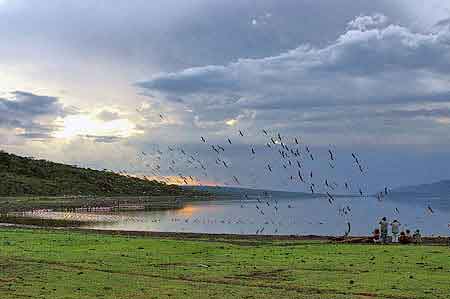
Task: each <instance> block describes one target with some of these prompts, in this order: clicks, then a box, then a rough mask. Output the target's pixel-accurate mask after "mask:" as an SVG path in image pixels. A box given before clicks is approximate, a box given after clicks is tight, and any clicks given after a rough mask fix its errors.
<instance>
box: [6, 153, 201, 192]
mask: <svg viewBox="0 0 450 299" xmlns="http://www.w3.org/2000/svg"><path fill="white" fill-rule="evenodd" d="M193 193H199V192H196V191H189V190H183V189H182V188H180V187H179V186H176V185H167V184H165V183H162V182H158V181H148V180H142V179H139V178H133V177H127V176H123V175H120V174H117V173H113V172H108V171H99V170H93V169H85V168H79V167H75V166H70V165H65V164H60V163H54V162H50V161H46V160H36V159H33V158H25V157H20V156H17V155H13V154H9V153H6V152H3V151H0V196H62V195H90V196H96V195H101V196H115V195H181V194H184V195H186V194H193Z"/></svg>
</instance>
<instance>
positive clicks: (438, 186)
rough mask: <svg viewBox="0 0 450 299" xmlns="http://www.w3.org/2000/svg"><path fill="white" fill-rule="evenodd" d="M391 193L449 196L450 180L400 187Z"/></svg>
mask: <svg viewBox="0 0 450 299" xmlns="http://www.w3.org/2000/svg"><path fill="white" fill-rule="evenodd" d="M391 192H392V193H413V194H422V195H447V196H450V180H444V181H439V182H435V183H431V184H422V185H415V186H406V187H400V188H396V189H393V190H392V191H391Z"/></svg>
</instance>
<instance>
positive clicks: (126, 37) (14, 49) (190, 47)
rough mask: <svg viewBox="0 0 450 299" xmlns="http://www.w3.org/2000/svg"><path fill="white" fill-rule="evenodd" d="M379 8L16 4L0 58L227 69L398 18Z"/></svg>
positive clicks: (272, 0) (7, 19) (5, 16)
mask: <svg viewBox="0 0 450 299" xmlns="http://www.w3.org/2000/svg"><path fill="white" fill-rule="evenodd" d="M374 2H375V1H367V0H365V1H352V0H342V1H339V2H336V1H331V0H316V1H297V0H286V1H278V0H264V1H257V0H253V1H249V0H238V1H209V0H185V1H183V0H168V1H167V0H166V1H161V0H156V1H143V0H138V1H133V4H132V5H130V3H129V1H115V2H114V5H111V3H110V2H109V1H105V0H102V1H90V0H87V1H83V2H80V1H75V0H69V1H64V2H61V1H54V0H53V1H51V0H49V1H35V2H33V1H32V2H25V1H24V2H21V1H17V2H12V1H11V3H8V6H6V7H5V9H3V10H0V17H1V18H0V33H1V34H2V36H3V37H4V39H3V40H4V41H6V40H7V41H8V42H0V53H2V54H4V55H7V57H13V58H14V57H16V56H17V54H18V53H21V54H22V55H20V56H21V58H22V59H23V58H24V57H25V58H27V57H34V59H35V60H36V59H39V60H42V61H41V63H42V62H45V61H47V60H49V59H50V60H51V61H52V63H55V60H56V61H58V60H59V59H60V58H61V57H60V55H58V54H57V53H61V52H60V51H61V50H64V53H65V54H64V57H65V58H66V59H67V58H71V59H76V60H79V61H80V62H81V61H84V60H85V59H86V58H87V57H89V58H95V57H101V58H102V59H105V58H106V59H107V60H113V61H114V62H118V63H123V62H126V63H125V65H127V64H131V65H134V66H136V65H139V66H140V67H143V68H148V67H149V66H152V67H153V68H154V67H156V68H159V69H163V70H165V71H171V70H178V69H180V68H186V67H191V66H200V65H206V64H225V63H228V62H229V61H232V60H236V59H239V58H262V57H266V56H272V55H277V54H278V53H280V52H283V51H287V50H289V49H292V48H295V47H296V46H297V45H299V44H303V43H311V44H315V45H324V44H326V43H328V42H330V41H332V40H334V39H335V38H336V36H337V35H339V33H340V32H342V28H345V26H346V23H347V22H348V21H349V20H351V19H352V18H354V16H356V15H360V14H367V13H370V12H372V11H378V12H381V13H384V14H387V15H389V16H395V15H398V13H397V12H396V9H394V8H393V6H392V5H386V3H387V1H376V3H374ZM385 2H386V3H385ZM327 12H332V13H327ZM324 18H326V22H325V21H324ZM31 45H32V47H31ZM25 54H28V55H25Z"/></svg>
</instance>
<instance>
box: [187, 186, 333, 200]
mask: <svg viewBox="0 0 450 299" xmlns="http://www.w3.org/2000/svg"><path fill="white" fill-rule="evenodd" d="M182 188H183V189H188V190H197V191H204V192H207V193H209V194H213V195H216V196H231V197H242V196H243V195H244V194H246V195H247V196H251V197H253V196H261V195H264V194H266V195H270V196H273V197H277V198H306V197H308V198H311V197H323V196H324V195H323V194H315V195H313V194H311V193H305V192H289V191H276V190H263V189H250V188H240V187H222V186H217V187H216V186H183V187H182Z"/></svg>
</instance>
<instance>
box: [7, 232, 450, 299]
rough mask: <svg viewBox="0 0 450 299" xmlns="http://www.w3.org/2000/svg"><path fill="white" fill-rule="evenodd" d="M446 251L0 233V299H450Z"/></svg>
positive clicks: (440, 248)
mask: <svg viewBox="0 0 450 299" xmlns="http://www.w3.org/2000/svg"><path fill="white" fill-rule="evenodd" d="M449 282H450V249H449V248H448V247H445V246H400V245H398V246H397V245H390V246H381V245H354V244H330V243H326V244H325V243H320V242H305V241H303V242H300V241H290V242H287V241H274V242H269V241H244V240H231V241H225V240H223V241H220V240H216V241H208V240H181V239H161V238H160V239H158V238H144V237H124V236H109V235H97V234H92V233H79V232H68V231H49V230H26V229H12V228H11V229H6V228H0V298H2V299H7V298H146V299H147V298H450V283H449Z"/></svg>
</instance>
